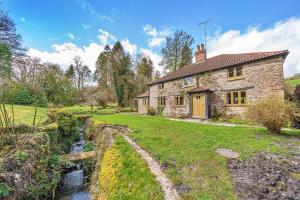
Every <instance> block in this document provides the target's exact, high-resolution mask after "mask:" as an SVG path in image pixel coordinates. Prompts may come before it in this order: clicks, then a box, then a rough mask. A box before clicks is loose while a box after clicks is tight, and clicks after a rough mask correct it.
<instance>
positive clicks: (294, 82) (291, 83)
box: [284, 78, 300, 88]
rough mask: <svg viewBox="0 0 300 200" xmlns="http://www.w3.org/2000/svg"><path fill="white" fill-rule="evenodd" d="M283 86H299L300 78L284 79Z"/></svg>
mask: <svg viewBox="0 0 300 200" xmlns="http://www.w3.org/2000/svg"><path fill="white" fill-rule="evenodd" d="M284 82H285V84H287V85H289V86H291V87H293V88H295V87H296V85H298V84H300V78H298V79H286V80H284Z"/></svg>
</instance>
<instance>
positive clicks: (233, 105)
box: [225, 104, 249, 107]
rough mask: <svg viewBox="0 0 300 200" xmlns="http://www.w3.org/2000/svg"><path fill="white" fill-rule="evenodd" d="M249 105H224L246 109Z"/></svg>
mask: <svg viewBox="0 0 300 200" xmlns="http://www.w3.org/2000/svg"><path fill="white" fill-rule="evenodd" d="M248 106H249V104H232V105H225V107H248Z"/></svg>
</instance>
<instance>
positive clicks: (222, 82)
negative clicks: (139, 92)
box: [139, 57, 284, 117]
mask: <svg viewBox="0 0 300 200" xmlns="http://www.w3.org/2000/svg"><path fill="white" fill-rule="evenodd" d="M283 62H284V60H283V59H282V58H281V57H278V58H272V59H268V60H262V61H256V62H252V63H249V64H243V65H242V66H243V75H244V79H241V80H233V81H230V80H228V78H227V73H228V72H227V69H221V70H215V71H211V72H207V73H204V74H199V75H193V85H191V86H189V87H185V86H184V84H183V79H179V80H174V81H167V82H165V83H164V86H165V88H164V89H163V90H158V84H155V85H151V86H150V88H149V92H150V93H149V94H150V106H151V107H153V108H157V98H158V97H160V96H165V97H166V107H165V109H164V111H163V114H164V115H166V116H172V117H181V116H187V115H188V114H189V100H188V94H187V92H188V91H189V90H191V89H192V88H194V87H196V86H197V85H196V83H197V77H198V83H199V85H200V86H207V87H209V88H210V89H211V90H212V91H213V92H212V93H211V94H210V100H211V109H212V110H213V109H214V108H215V109H216V110H217V111H219V112H223V113H224V114H228V115H229V114H238V115H240V114H242V113H243V112H244V110H245V108H246V107H247V106H226V105H225V95H226V93H227V92H229V91H236V90H246V91H247V101H248V104H251V103H253V102H255V101H257V100H258V99H261V98H266V97H269V96H279V97H280V98H284V90H283V88H284V79H283ZM182 94H184V96H185V105H184V106H175V103H174V101H175V99H174V97H175V96H177V95H182ZM139 105H140V103H139Z"/></svg>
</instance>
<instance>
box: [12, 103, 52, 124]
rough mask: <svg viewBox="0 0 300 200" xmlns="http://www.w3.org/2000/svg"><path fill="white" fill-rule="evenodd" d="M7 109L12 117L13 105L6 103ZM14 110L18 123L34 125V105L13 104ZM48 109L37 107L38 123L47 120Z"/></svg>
mask: <svg viewBox="0 0 300 200" xmlns="http://www.w3.org/2000/svg"><path fill="white" fill-rule="evenodd" d="M6 110H7V111H8V114H9V116H10V117H11V118H12V106H11V105H6ZM13 110H14V114H15V115H14V116H15V123H16V124H27V125H32V122H33V118H34V107H32V106H23V105H13ZM47 110H48V109H47V108H42V107H38V108H37V115H36V123H42V122H43V121H44V120H45V118H46V113H47Z"/></svg>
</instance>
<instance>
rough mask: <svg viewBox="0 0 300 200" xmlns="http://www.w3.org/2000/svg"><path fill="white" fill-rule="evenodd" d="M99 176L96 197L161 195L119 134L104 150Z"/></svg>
mask: <svg viewBox="0 0 300 200" xmlns="http://www.w3.org/2000/svg"><path fill="white" fill-rule="evenodd" d="M99 177H100V180H99V184H100V191H101V194H100V198H98V199H99V200H105V199H110V200H119V199H123V200H127V199H128V200H139V199H151V200H156V199H163V195H162V192H161V190H160V187H159V185H158V183H157V182H156V180H155V178H154V176H153V175H152V174H151V172H150V170H149V169H148V167H147V165H146V163H145V162H144V161H143V160H142V159H141V158H140V156H139V155H138V154H137V153H136V152H135V151H134V150H133V149H132V148H131V146H130V145H129V144H128V143H127V142H126V141H124V139H123V138H122V137H121V136H117V138H116V141H115V143H114V144H113V145H112V146H111V147H110V148H109V149H108V150H107V151H106V152H105V153H104V156H103V159H102V162H101V169H100V176H99Z"/></svg>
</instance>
